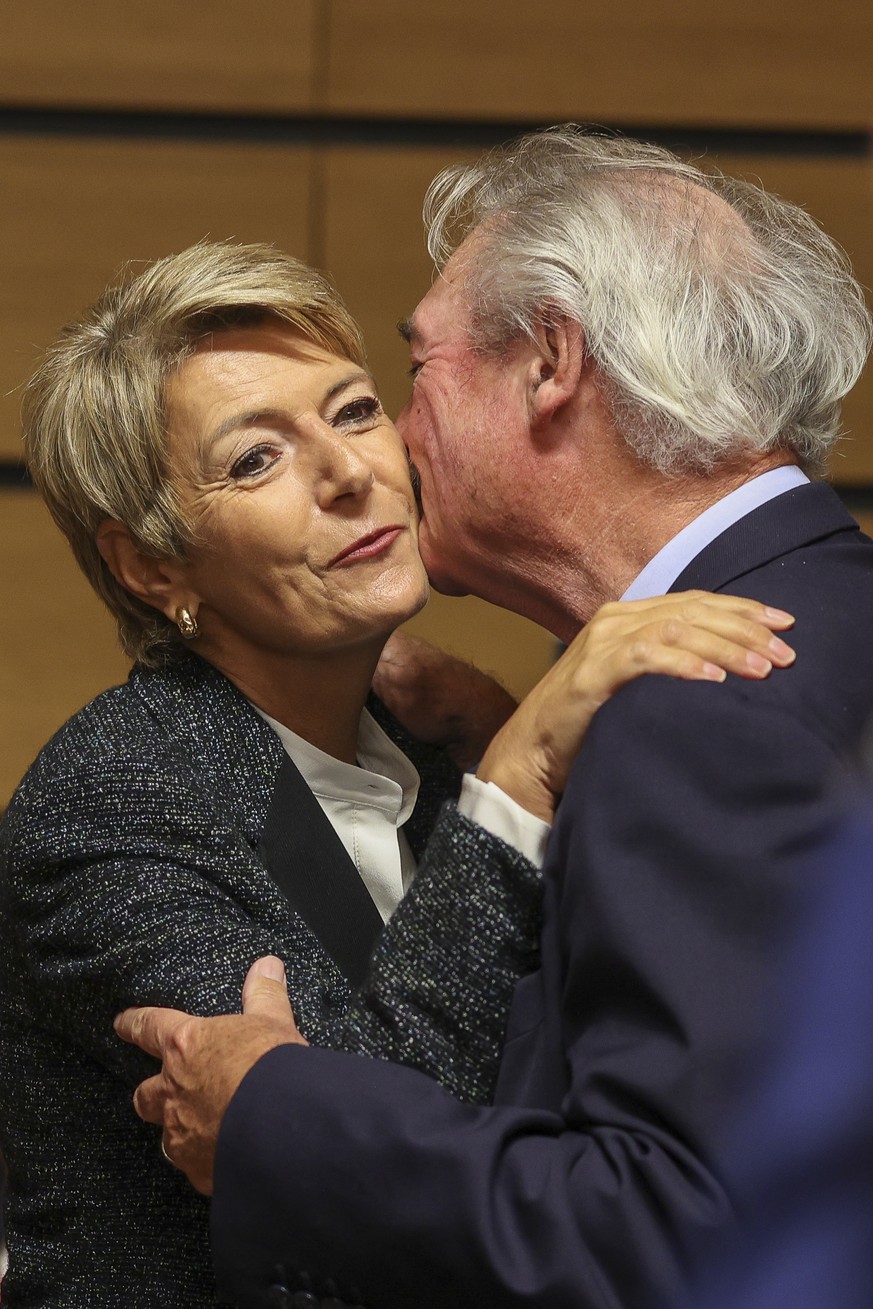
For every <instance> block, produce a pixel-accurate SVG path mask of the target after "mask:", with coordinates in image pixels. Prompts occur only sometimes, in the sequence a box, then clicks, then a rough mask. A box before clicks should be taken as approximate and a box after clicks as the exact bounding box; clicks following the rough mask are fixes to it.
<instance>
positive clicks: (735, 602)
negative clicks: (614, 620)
mask: <svg viewBox="0 0 873 1309" xmlns="http://www.w3.org/2000/svg"><path fill="white" fill-rule="evenodd" d="M664 606H666V607H668V608H670V609H672V610H674V612H675V614H676V616H677V617H686V616H689V615H690V616H691V617H693V616H694V615H696V614H700V613H704V612H707V611H708V612H710V613H712V612H714V613H720V612H726V613H735V614H739V615H741V616H745V617H747V618H750V619H751V620H752V621H754V622H757V623H761V624H763V626H765V627H767V628H769V629H770V630H771V631H782V630H784V629H785V628H787V627H792V626H793V625H794V623H795V617H794V615H793V614H790V613H788V612H787V610H785V609H776V608H774V607H773V606H772V605H767V604H763V603H762V602H761V601H760V600H750V599H748V598H747V597H746V596H741V595H724V594H718V595H716V594H714V593H712V592H710V591H677V592H675V593H674V594H672V595H657V596H651V597H650V598H649V599H646V600H621V601H616V602H615V603H613V604H610V605H604V606H603V611H606V612H608V613H609V614H610V615H612V616H614V617H616V616H619V615H620V614H621V613H622V612H626V611H630V612H636V613H639V614H643V615H644V614H649V616H651V612H652V611H653V610H655V609H657V608H660V607H664ZM697 606H699V608H698V607H697Z"/></svg>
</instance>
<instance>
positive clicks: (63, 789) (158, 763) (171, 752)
mask: <svg viewBox="0 0 873 1309" xmlns="http://www.w3.org/2000/svg"><path fill="white" fill-rule="evenodd" d="M277 754H278V755H279V756H281V747H278V748H277V747H276V746H275V744H274V742H273V733H272V732H271V731H270V729H269V727H267V725H266V724H265V723H263V722H262V720H261V719H260V718H259V717H258V715H257V714H256V713H255V712H254V710H253V709H252V708H251V706H250V705H249V704H248V703H247V702H246V701H245V700H244V698H243V697H242V696H241V695H240V693H239V692H238V691H236V689H235V688H234V687H232V686H231V684H230V683H229V682H228V681H227V679H226V678H224V677H223V676H222V675H221V674H220V673H218V672H217V671H216V670H215V669H212V668H210V667H209V666H208V665H206V664H204V663H203V661H202V660H200V659H196V660H195V659H193V658H192V659H186V660H184V661H180V662H179V663H178V664H172V665H169V666H166V667H163V668H144V667H142V666H140V665H136V666H134V668H133V669H132V670H131V673H130V676H129V678H128V680H127V682H126V683H124V684H123V685H121V686H116V687H112V688H111V689H110V690H107V691H104V692H103V693H102V694H101V695H98V696H97V697H96V698H95V699H94V700H92V701H91V702H90V703H89V704H87V705H85V707H84V708H83V709H80V710H79V711H78V713H76V714H74V715H73V716H72V718H70V719H68V721H67V722H66V723H65V724H64V725H63V727H61V728H60V729H59V730H58V731H57V732H56V733H55V735H54V736H53V737H52V738H51V740H50V741H49V742H48V743H47V744H46V745H45V746H44V747H43V749H42V750H41V751H40V753H39V754H38V756H37V758H36V759H35V761H34V762H33V764H32V765H31V767H30V768H29V770H28V771H27V773H26V774H25V776H24V778H23V780H22V782H21V784H20V786H19V788H18V790H17V791H16V794H15V796H14V797H13V800H12V803H11V805H10V807H9V810H8V813H7V822H8V821H9V820H10V819H13V818H14V817H15V816H16V815H21V814H22V813H23V812H24V811H27V812H28V813H29V814H31V815H33V814H34V813H35V812H37V811H40V810H42V809H43V808H47V809H48V810H49V811H53V812H55V813H58V812H59V810H60V809H61V808H62V806H67V807H68V808H70V809H71V811H72V810H74V809H78V810H79V812H80V813H81V812H82V810H83V808H84V810H85V811H86V812H87V811H89V810H91V808H92V806H97V807H99V808H106V807H107V806H111V805H114V804H117V803H119V802H125V803H128V800H127V797H129V798H130V800H133V799H136V798H138V799H139V800H141V801H142V802H143V803H144V804H145V803H147V802H148V800H149V797H150V796H151V797H153V799H154V803H155V804H158V805H161V804H162V805H164V806H166V803H167V800H168V798H169V796H170V794H171V793H172V792H173V791H175V790H178V791H180V792H182V791H184V792H185V793H191V792H192V791H203V792H211V791H215V790H216V789H223V788H222V780H223V779H224V780H227V779H233V778H237V779H238V778H239V776H241V775H246V774H247V773H248V772H253V773H260V774H261V775H262V776H263V777H264V779H265V785H268V784H269V780H270V776H271V773H272V771H273V770H274V768H275V767H277V766H278V765H277V761H276V759H275V758H274V756H276V755H277Z"/></svg>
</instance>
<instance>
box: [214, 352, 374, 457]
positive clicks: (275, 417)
mask: <svg viewBox="0 0 873 1309" xmlns="http://www.w3.org/2000/svg"><path fill="white" fill-rule="evenodd" d="M361 382H366V383H367V385H368V386H373V385H374V383H373V378H372V377H371V375H370V374H369V373H367V372H365V371H364V369H363V368H357V369H355V371H354V372H353V373H349V374H348V375H347V376H346V377H341V378H340V380H339V381H338V382H334V384H333V386H330V387H328V389H327V390H326V391H325V393H324V395H323V396H322V399H321V404H322V405H326V404H328V403H329V402H330V401H331V400H333V399H335V398H336V396H338V395H341V394H342V392H343V391H347V390H348V388H349V387H350V386H358V385H360V383H361ZM290 421H291V415H290V413H289V412H288V410H287V409H277V408H275V407H267V408H263V409H246V410H245V411H244V412H242V413H239V414H231V416H230V417H229V418H225V420H224V422H223V423H219V424H218V426H217V427H216V429H215V431H214V432H210V433H209V435H208V436H207V438H206V442H205V444H206V446H207V447H211V446H214V445H215V444H216V443H217V442H218V441H220V440H221V439H222V438H223V437H225V436H229V435H230V434H231V432H236V431H242V430H243V428H246V427H255V426H257V425H258V424H259V423H271V422H274V423H287V422H290Z"/></svg>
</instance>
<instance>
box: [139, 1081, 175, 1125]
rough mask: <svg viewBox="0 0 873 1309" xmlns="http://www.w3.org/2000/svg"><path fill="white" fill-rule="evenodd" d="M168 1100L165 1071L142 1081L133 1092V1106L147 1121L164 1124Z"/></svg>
mask: <svg viewBox="0 0 873 1309" xmlns="http://www.w3.org/2000/svg"><path fill="white" fill-rule="evenodd" d="M166 1100H167V1083H166V1079H165V1078H164V1075H163V1073H157V1074H156V1075H155V1076H154V1077H149V1078H147V1079H146V1081H144V1082H140V1084H139V1086H138V1087H137V1088H136V1090H135V1091H134V1093H133V1107H134V1109H135V1110H136V1112H137V1113H138V1114H139V1116H140V1118H142V1119H143V1120H144V1121H145V1122H147V1123H161V1124H163V1121H164V1105H165V1104H166Z"/></svg>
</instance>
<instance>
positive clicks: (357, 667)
mask: <svg viewBox="0 0 873 1309" xmlns="http://www.w3.org/2000/svg"><path fill="white" fill-rule="evenodd" d="M382 645H383V642H382V641H381V640H380V641H378V642H376V643H370V644H366V645H361V646H354V647H351V648H349V649H347V650H342V651H339V652H337V651H332V652H331V653H329V654H325V653H320V654H317V655H313V656H301V655H286V654H279V653H276V652H273V651H263V650H259V651H256V652H254V651H246V652H232V653H230V654H228V653H227V652H226V651H221V652H216V653H214V654H213V653H212V652H207V651H206V650H204V651H199V652H198V653H202V655H203V657H204V658H206V659H208V660H209V662H210V663H212V664H214V666H215V667H216V668H217V669H218V670H219V672H221V673H223V674H224V675H225V677H227V678H228V680H229V681H231V682H233V684H234V686H236V687H237V689H238V690H240V691H241V692H242V693H243V695H244V696H245V697H246V699H248V700H250V701H251V702H252V704H253V705H256V706H257V708H258V709H261V710H263V712H264V713H265V714H269V716H270V717H271V718H275V719H276V721H277V722H279V723H281V724H282V725H283V727H287V728H290V730H291V731H292V732H296V733H297V735H298V736H302V737H303V739H304V740H305V741H309V742H310V744H311V745H314V746H317V747H318V749H319V750H323V751H324V752H325V754H329V755H332V756H333V757H334V758H335V759H342V760H343V761H344V762H345V763H350V764H353V763H355V762H356V755H357V745H358V730H359V725H360V719H361V710H362V709H363V708H364V704H365V702H366V699H367V694H368V692H369V690H370V684H371V682H372V680H373V673H374V672H375V669H376V664H377V663H378V662H379V655H380V654H381V653H382Z"/></svg>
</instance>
